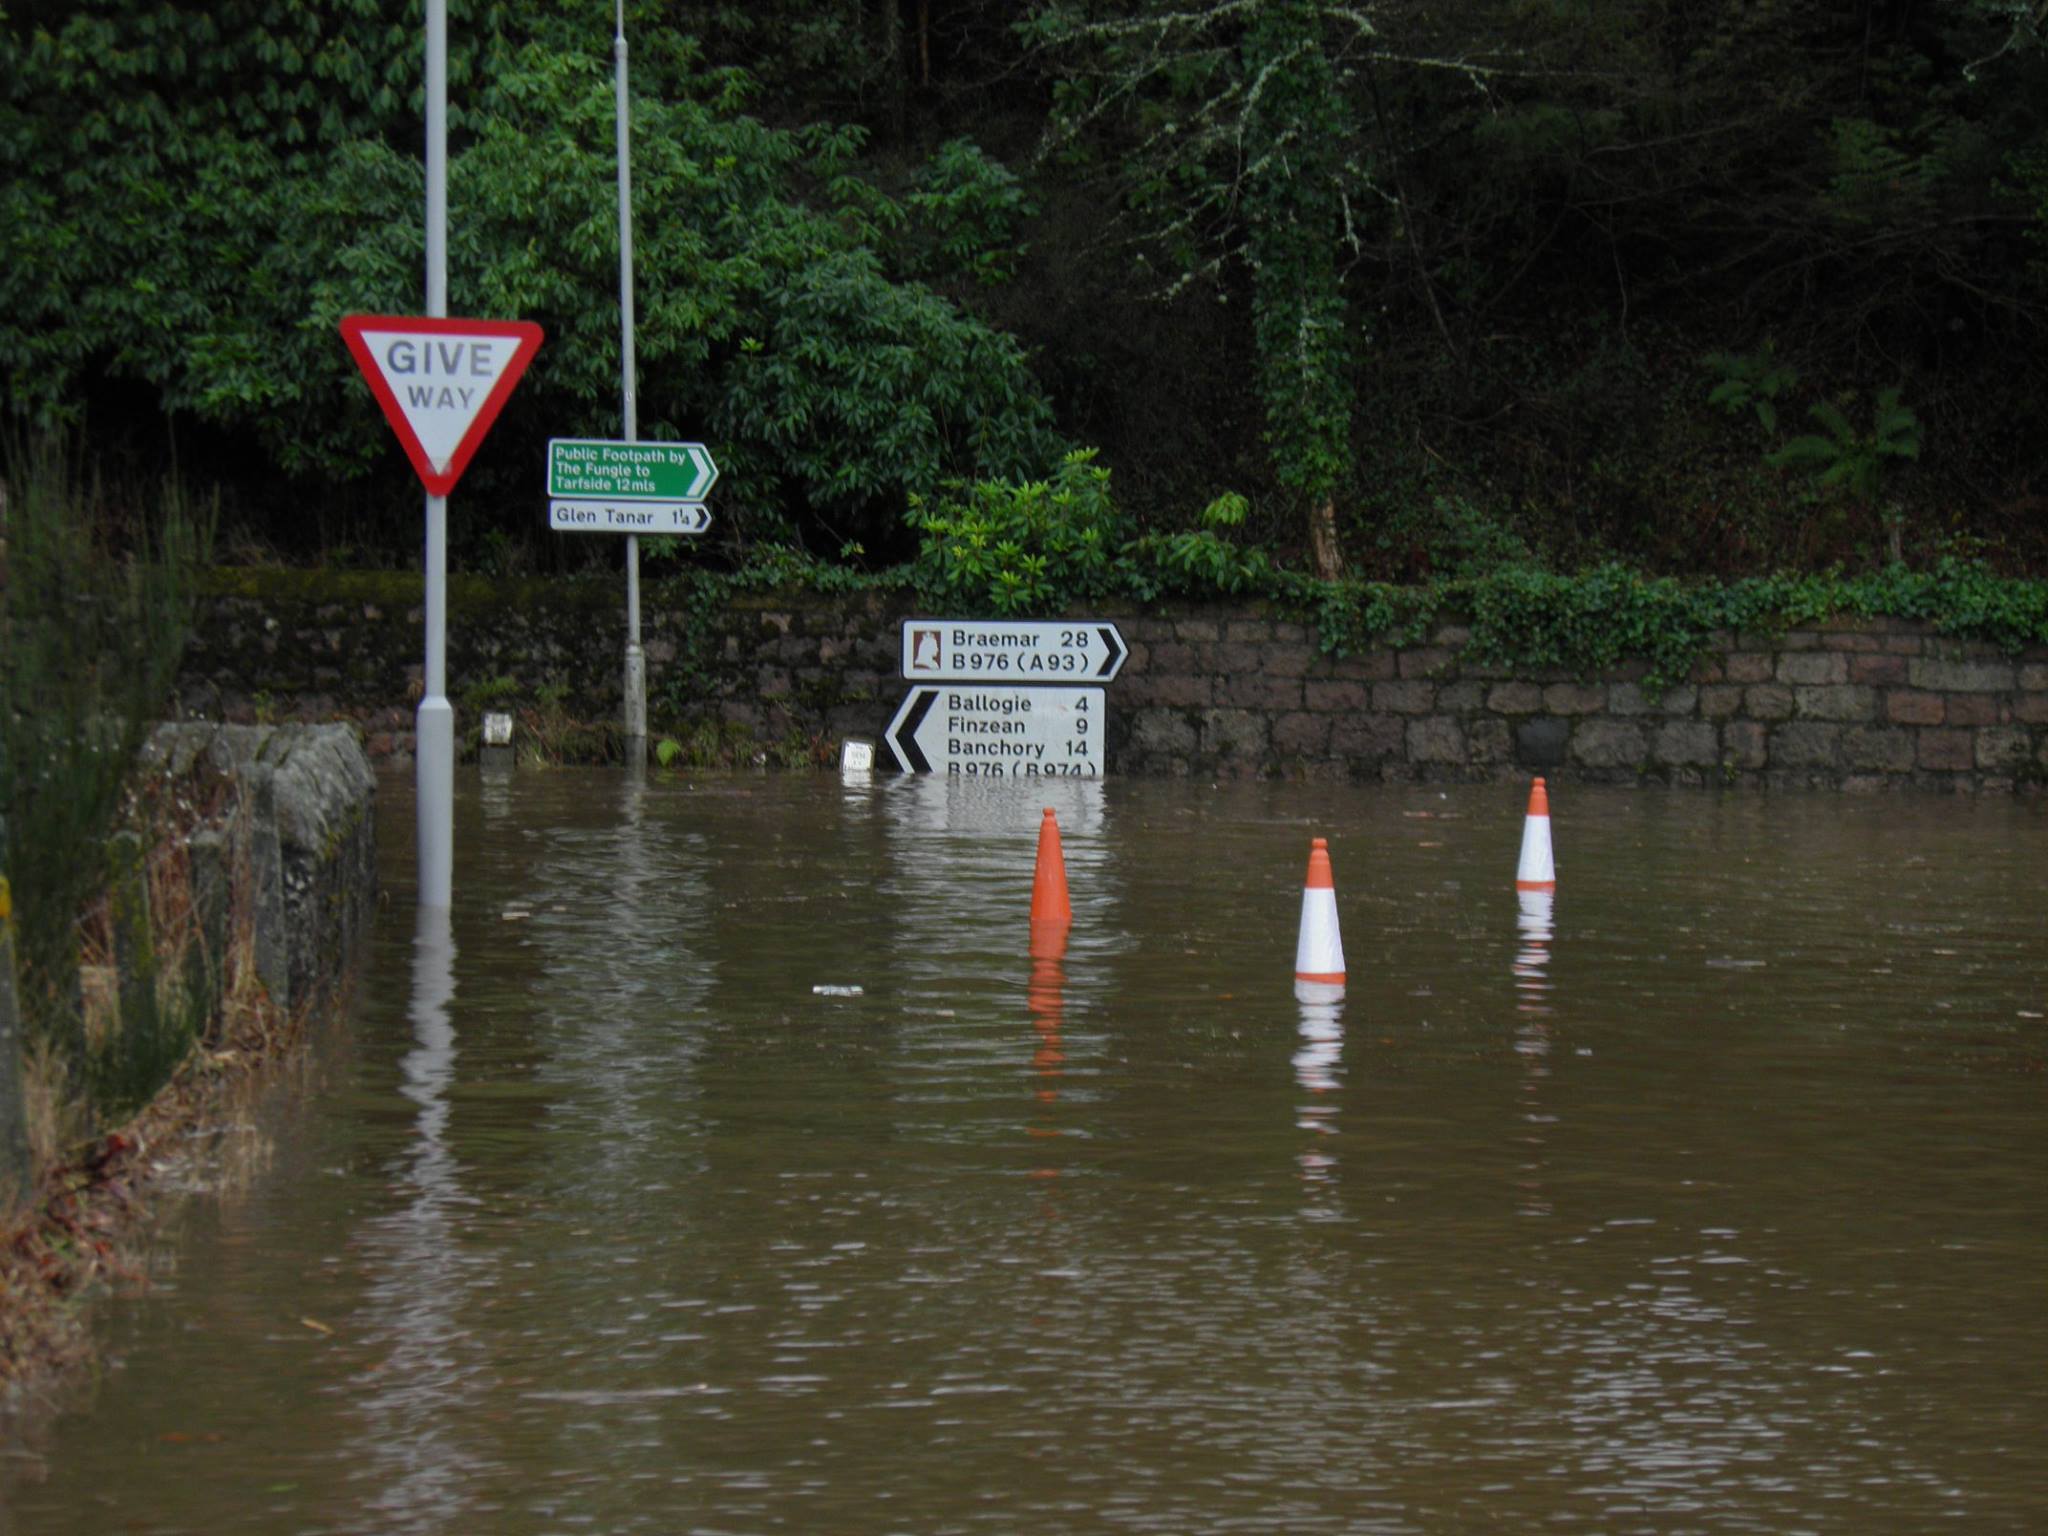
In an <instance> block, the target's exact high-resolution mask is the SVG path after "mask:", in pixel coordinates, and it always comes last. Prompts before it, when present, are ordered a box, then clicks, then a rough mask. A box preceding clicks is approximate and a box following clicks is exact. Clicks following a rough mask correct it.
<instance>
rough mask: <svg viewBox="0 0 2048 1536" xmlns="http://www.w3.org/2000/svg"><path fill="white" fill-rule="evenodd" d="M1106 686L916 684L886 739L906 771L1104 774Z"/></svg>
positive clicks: (1034, 775) (1095, 776)
mask: <svg viewBox="0 0 2048 1536" xmlns="http://www.w3.org/2000/svg"><path fill="white" fill-rule="evenodd" d="M1102 700H1103V693H1102V690H1101V689H1100V688H1014V687H1002V688H976V687H972V686H968V687H952V688H913V689H911V690H910V693H909V695H908V696H907V697H906V698H905V699H904V700H903V704H902V707H901V708H899V709H898V710H897V711H896V718H895V719H893V720H891V721H890V722H889V729H888V732H887V734H886V736H885V738H884V739H885V740H887V741H888V743H889V750H890V751H891V752H893V753H894V754H895V755H896V764H897V766H898V767H900V768H901V769H902V770H903V771H904V772H905V773H945V774H957V775H960V776H962V777H973V778H991V779H1028V778H1080V779H1099V778H1101V777H1102V727H1103V706H1102Z"/></svg>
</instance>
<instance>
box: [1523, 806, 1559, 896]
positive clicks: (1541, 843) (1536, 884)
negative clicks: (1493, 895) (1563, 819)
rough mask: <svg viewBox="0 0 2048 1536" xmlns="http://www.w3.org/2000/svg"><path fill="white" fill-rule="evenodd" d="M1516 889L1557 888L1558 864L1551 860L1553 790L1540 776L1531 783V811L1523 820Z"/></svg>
mask: <svg viewBox="0 0 2048 1536" xmlns="http://www.w3.org/2000/svg"><path fill="white" fill-rule="evenodd" d="M1515 889H1516V890H1518V891H1554V890H1556V889H1557V867H1556V866H1555V865H1554V864H1552V863H1551V861H1550V791H1549V790H1547V789H1545V788H1544V787H1543V781H1542V780H1541V779H1538V780H1537V781H1536V782H1535V783H1534V784H1531V785H1530V786H1529V815H1528V817H1527V819H1526V820H1524V821H1523V823H1522V862H1521V865H1520V866H1519V867H1518V868H1517V869H1516V870H1515Z"/></svg>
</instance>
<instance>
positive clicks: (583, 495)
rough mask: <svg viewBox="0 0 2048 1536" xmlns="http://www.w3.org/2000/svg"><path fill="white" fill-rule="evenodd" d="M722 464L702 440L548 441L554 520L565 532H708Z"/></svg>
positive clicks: (551, 518) (550, 506)
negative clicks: (708, 498) (709, 502)
mask: <svg viewBox="0 0 2048 1536" xmlns="http://www.w3.org/2000/svg"><path fill="white" fill-rule="evenodd" d="M717 478H718V466H717V465H716V464H714V463H713V462H712V461H711V451H710V450H709V449H708V448H706V447H705V446H704V445H703V444H702V443H614V442H604V441H601V440H592V439H588V438H575V437H555V438H550V439H548V526H549V527H550V528H558V529H561V530H563V531H564V532H567V533H702V532H703V531H704V530H705V529H706V528H709V527H710V526H711V513H710V511H709V510H708V509H707V508H706V507H705V505H704V496H705V494H706V493H707V492H708V491H709V490H710V489H711V485H712V482H713V481H715V480H717Z"/></svg>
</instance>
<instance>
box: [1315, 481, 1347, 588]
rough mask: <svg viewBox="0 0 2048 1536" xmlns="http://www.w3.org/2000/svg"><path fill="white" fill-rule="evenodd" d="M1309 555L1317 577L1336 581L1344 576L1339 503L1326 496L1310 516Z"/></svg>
mask: <svg viewBox="0 0 2048 1536" xmlns="http://www.w3.org/2000/svg"><path fill="white" fill-rule="evenodd" d="M1308 547H1309V554H1310V556H1311V557H1312V558H1313V559H1314V560H1315V565H1316V577H1317V579H1318V580H1321V581H1335V580H1336V579H1337V578H1338V577H1340V576H1342V575H1343V574H1344V550H1343V547H1342V546H1341V545H1339V544H1338V542H1337V503H1336V501H1335V499H1334V498H1332V497H1328V496H1325V497H1324V498H1323V499H1322V500H1321V501H1319V502H1317V503H1316V504H1315V506H1314V507H1313V508H1312V509H1311V510H1310V512H1309V514H1308Z"/></svg>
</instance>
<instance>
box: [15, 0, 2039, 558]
mask: <svg viewBox="0 0 2048 1536" xmlns="http://www.w3.org/2000/svg"><path fill="white" fill-rule="evenodd" d="M451 11H452V24H451V36H452V38H453V39H454V54H453V58H452V61H451V98H452V107H453V115H454V161H453V168H452V190H451V198H452V206H453V213H454V220H455V226H454V234H453V242H452V249H451V294H452V300H453V305H454V307H455V308H456V309H457V310H458V312H465V313H497V314H520V315H524V316H527V317H530V318H534V319H538V320H540V321H541V322H542V324H544V325H545V326H546V327H547V328H548V331H549V335H550V341H549V344H548V346H547V347H546V348H545V349H544V350H543V353H542V356H541V359H540V360H539V362H537V364H536V365H535V369H534V371H533V373H531V374H530V375H529V377H528V381H527V383H526V384H524V385H522V387H521V393H520V395H519V396H518V397H517V399H516V400H515V404H514V406H513V408H512V410H511V411H510V412H509V413H508V415H507V417H506V418H505V420H504V421H503V422H502V424H501V425H500V427H499V429H498V430H497V432H496V433H495V434H494V438H493V441H492V444H491V446H490V449H489V450H488V452H487V456H486V458H485V459H484V460H483V461H482V462H480V464H479V466H478V468H477V469H476V470H474V471H473V472H472V478H471V480H470V481H467V482H465V488H464V493H463V495H462V496H461V497H458V498H457V502H456V512H457V539H458V544H457V548H458V557H461V555H462V554H463V552H465V551H467V553H468V555H469V557H470V558H473V559H474V558H483V557H484V556H485V555H487V554H489V553H490V552H491V551H493V550H499V551H502V550H503V549H504V548H505V547H506V546H508V545H520V546H524V545H529V544H534V545H538V544H540V543H541V542H542V540H541V535H540V534H539V533H538V531H537V528H538V523H539V520H540V515H539V511H538V500H539V498H538V497H537V496H536V495H535V494H534V488H535V486H536V485H537V483H538V478H539V472H538V460H537V454H538V444H539V442H540V440H541V439H543V438H545V437H546V436H548V435H556V434H565V433H588V434H592V435H606V434H609V433H611V432H613V431H615V430H616V425H617V418H616V401H617V386H616V376H615V375H616V326H617V319H616V307H615V298H614V273H615V261H616V245H615V233H614V217H615V211H614V209H613V204H612V199H613V181H612V143H611V103H610V95H609V80H610V77H609V63H610V56H609V44H610V30H611V29H610V15H611V12H610V7H609V6H608V5H605V4H601V3H596V4H593V3H577V4H571V3H568V0H540V3H526V4H517V5H515V4H509V3H496V4H493V3H484V0H467V3H465V0H454V3H453V4H452V6H451ZM2044 22H2048V11H2044V9H2043V8H2042V7H2041V6H2040V5H2039V4H2038V3H2037V0H1863V3H1859V4H1857V5H1853V6H1841V5H1829V4H1822V3H1820V0H1767V3H1761V4H1759V3H1737V0H1707V3H1703V4H1685V5H1680V4H1676V3H1673V0H1600V3H1597V4H1595V3H1584V0H1557V3H1554V4H1545V5H1533V6H1532V5H1526V4H1521V3H1506V0H1435V3H1431V4H1428V5H1424V4H1422V3H1420V0H1378V3H1371V4H1360V3H1352V4H1346V3H1341V0H1045V3H1041V4H1036V5H1032V6H1027V7H1017V6H1014V5H1002V4H996V3H994V0H809V3H798V0H758V3H754V4H746V5H740V4H734V3H729V0H701V3H661V0H639V3H636V4H634V5H631V6H629V8H628V30H629V34H630V35H631V37H632V38H633V45H634V53H633V58H634V72H635V73H634V79H635V96H636V103H635V133H636V148H635V167H634V172H635V195H636V237H637V240H638V242H639V247H640V250H639V258H640V261H639V265H640V277H641V281H640V285H639V289H640V318H641V327H640V333H639V350H640V359H641V365H642V391H641V399H642V418H641V419H642V429H643V431H644V432H645V433H647V434H648V435H650V436H675V435H686V436H701V437H704V438H705V439H707V440H709V441H711V442H713V443H714V444H715V445H716V447H717V450H718V452H719V454H720V457H721V461H722V463H723V465H724V467H725V470H726V473H725V477H724V478H723V479H722V481H721V484H720V488H719V493H718V494H719V500H720V510H721V513H722V514H723V515H721V517H720V519H719V522H718V528H719V536H720V537H721V538H739V539H742V540H748V539H757V538H762V537H775V538H783V537H795V538H798V539H801V540H802V541H804V542H806V543H808V544H809V545H810V546H811V547H812V548H813V549H814V550H817V551H819V552H821V553H825V554H828V555H836V554H837V553H838V552H839V551H840V550H841V548H842V546H844V545H846V544H848V543H849V542H858V543H860V544H862V545H865V546H866V548H867V550H868V552H869V553H870V554H871V555H874V556H885V555H890V554H895V553H902V552H903V551H904V550H906V549H907V548H908V540H907V537H906V535H905V533H904V528H905V524H904V522H903V514H904V512H905V511H906V509H907V508H908V507H909V506H910V504H911V503H910V499H911V498H912V497H913V496H916V497H921V498H924V500H925V503H926V504H935V503H933V500H932V499H933V498H934V497H936V496H937V495H938V494H939V493H940V492H941V491H942V490H943V488H944V487H945V486H946V485H947V484H948V483H949V482H951V481H954V480H977V479H978V480H1010V481H1015V482H1018V483H1024V482H1027V481H1035V480H1038V479H1040V478H1043V477H1045V476H1047V475H1050V474H1052V473H1053V471H1054V470H1055V468H1056V467H1057V465H1058V464H1059V462H1060V458H1061V455H1062V453H1063V452H1064V451H1066V449H1067V448H1068V447H1069V446H1070V445H1073V444H1090V445H1095V446H1097V447H1099V449H1100V455H1099V458H1098V460H1097V462H1098V463H1100V464H1101V465H1103V466H1105V467H1108V468H1111V469H1112V470H1113V471H1114V473H1115V476H1116V483H1117V486H1118V489H1119V493H1120V495H1121V496H1122V497H1123V498H1124V500H1125V502H1126V503H1127V504H1128V506H1129V508H1130V510H1131V511H1132V512H1134V513H1135V514H1136V516H1137V517H1138V519H1139V522H1140V523H1141V525H1143V526H1145V527H1147V528H1149V529H1151V530H1152V531H1154V532H1155V533H1157V534H1158V535H1160V536H1162V537H1170V536H1173V535H1174V534H1176V533H1177V532H1180V531H1186V530H1191V529H1193V528H1195V526H1196V524H1197V522H1198V516H1199V513H1200V511H1201V509H1202V508H1204V507H1205V506H1208V505H1210V504H1211V503H1212V502H1213V501H1214V500H1215V498H1216V497H1217V495H1218V494H1219V493H1221V492H1225V491H1231V492H1237V493H1241V494H1242V495H1243V496H1244V497H1246V498H1248V500H1247V502H1246V503H1245V505H1246V506H1247V507H1248V513H1247V515H1246V516H1245V518H1244V520H1243V522H1242V525H1241V527H1237V528H1233V529H1232V530H1231V536H1232V537H1233V538H1237V539H1239V540H1245V539H1250V540H1254V541H1262V542H1265V543H1268V544H1270V545H1271V546H1272V547H1273V548H1274V549H1275V550H1276V552H1277V553H1278V554H1279V555H1280V556H1281V557H1282V558H1283V559H1295V560H1298V561H1299V562H1300V563H1301V564H1302V565H1303V566H1304V567H1306V568H1310V569H1319V570H1322V571H1325V572H1329V571H1334V570H1335V569H1337V568H1338V565H1339V563H1340V560H1341V562H1342V563H1343V564H1345V565H1346V566H1348V567H1349V568H1350V569H1352V570H1354V571H1358V572H1362V573H1365V574H1370V575H1381V576H1400V575H1416V574H1429V573H1431V572H1437V573H1442V572H1446V571H1450V570H1453V569H1457V568H1460V567H1461V566H1463V565H1465V564H1468V563H1471V562H1475V561H1477V562H1481V563H1484V562H1487V561H1498V560H1500V559H1503V558H1530V557H1535V558H1544V559H1549V560H1551V561H1554V562H1560V563H1576V562H1579V561H1583V560H1586V559H1591V558H1605V557H1607V556H1610V555H1620V556H1623V557H1626V558H1630V559H1634V560H1638V561H1641V562H1644V563H1648V564H1651V565H1655V566H1660V567H1663V568H1669V569H1678V570H1690V569H1719V570H1741V569H1754V568H1759V567H1764V566H1769V565H1773V564H1777V563H1782V562H1793V563H1800V562H1803V563H1809V564H1812V563H1824V562H1826V561H1830V560H1848V561H1851V562H1856V561H1859V560H1865V561H1871V562H1875V561H1878V560H1881V559H1883V558H1886V557H1888V556H1890V555H1893V554H1897V555H1902V556H1905V557H1907V558H1910V559H1925V558H1931V557H1932V556H1933V555H1935V554H1936V553H1938V552H1939V551H1940V550H1942V549H1955V548H1957V547H1960V548H1962V549H1963V550H1965V551H1969V550H1973V549H1974V550H1978V551H1982V552H1988V553H1990V554H1992V555H1994V556H1996V557H1999V558H2003V559H2005V560H2007V561H2008V562H2009V563H2012V564H2017V565H2025V566H2028V567H2030V568H2034V569H2041V568H2048V515H2044V514H2048V499H2044V498H2048V446H2044V445H2048V353H2044V350H2043V347H2042V342H2043V339H2044V337H2043V324H2042V322H2043V317H2044V314H2048V50H2044V48H2043V38H2042V29H2043V25H2044ZM419 77H420V49H419V41H418V35H417V17H416V14H415V10H414V8H413V7H412V6H409V5H407V4H404V3H400V0H318V3H313V0H227V3H225V4H215V5H207V6H200V5H198V4H196V3H190V0H86V3H84V4H64V5H58V4H55V3H53V0H32V3H28V4H25V5H24V4H16V5H14V6H12V7H10V8H9V9H8V10H7V11H5V12H0V389H4V392H5V401H6V406H7V408H8V410H9V411H10V412H11V413H13V414H14V415H16V416H17V417H27V418H29V419H32V420H46V419H68V420H76V419H78V418H79V417H80V415H81V414H83V415H84V417H85V418H86V420H87V424H88V429H89V430H90V431H92V432H93V434H94V436H95V437H96V438H99V437H102V436H104V435H107V434H111V433H117V432H118V431H119V430H120V429H124V428H126V427H127V426H128V424H130V423H141V424H142V426H143V427H144V428H146V429H147V430H143V431H141V432H140V434H139V438H138V441H139V442H140V443H141V444H142V445H143V446H145V447H146V446H147V445H148V444H149V443H150V442H153V441H156V440H157V438H158V437H161V436H162V435H163V434H162V433H161V432H160V431H159V430H158V424H160V423H161V422H163V421H165V420H169V421H171V422H173V423H179V424H181V425H180V426H179V428H178V433H177V434H176V436H177V438H178V440H179V441H180V442H182V443H183V444H185V445H186V456H187V459H188V464H187V467H188V469H189V468H192V467H194V466H193V465H192V464H191V463H190V462H189V460H190V459H191V458H192V457H193V454H194V448H193V446H192V445H195V444H196V445H198V446H199V447H200V448H203V449H204V450H205V454H204V457H205V458H206V460H207V462H206V463H204V464H203V465H200V466H197V467H199V468H201V469H202V470H203V471H204V472H207V473H209V474H211V473H214V472H216V471H228V470H233V469H234V468H235V467H236V466H240V467H241V472H242V473H244V474H245V476H246V478H247V480H248V482H249V484H248V485H246V486H244V487H243V489H244V491H245V497H244V500H243V502H242V506H243V508H244V511H243V513H242V516H243V520H244V521H245V522H246V523H250V524H253V525H254V527H255V531H257V532H258V533H259V534H261V535H262V536H263V537H265V538H267V539H269V540H271V541H272V542H275V543H279V544H291V543H292V542H293V541H294V537H295V529H296V528H298V527H299V526H301V525H299V524H295V523H292V522H290V521H288V519H287V514H286V513H285V512H284V511H283V509H282V507H280V508H279V509H278V510H276V511H268V512H267V511H265V510H264V509H263V508H262V507H261V506H260V505H259V503H258V502H257V501H255V500H253V499H251V498H252V497H253V495H254V493H255V489H256V488H257V487H260V486H274V485H275V483H276V482H277V480H278V478H279V477H283V479H284V480H285V481H287V482H289V486H290V490H289V494H288V495H287V496H285V497H283V498H278V499H279V500H280V501H282V502H284V503H288V504H289V506H290V507H292V508H296V509H311V510H312V511H313V513H314V514H315V516H316V518H319V519H323V520H324V521H322V522H320V523H319V524H318V526H320V527H321V528H322V529H323V533H322V535H321V540H316V541H315V542H316V543H319V542H322V541H324V542H325V543H326V544H327V545H328V546H330V547H331V546H332V545H333V544H334V543H335V542H337V541H338V540H339V539H340V538H343V537H357V536H366V537H369V538H371V539H372V540H373V541H374V542H379V543H381V544H383V545H384V546H386V547H387V548H390V549H394V550H395V551H396V554H397V555H399V556H402V555H403V554H404V553H406V552H407V549H408V545H407V542H406V535H405V530H406V529H407V528H408V527H409V526H410V522H409V519H411V518H412V517H413V516H414V515H415V513H414V509H413V508H412V507H411V506H410V503H409V501H408V499H407V498H405V497H404V496H402V495H401V494H399V492H400V489H401V487H402V486H403V484H404V478H403V474H402V468H401V466H400V465H399V464H398V462H397V460H396V455H395V454H394V453H393V452H392V451H391V450H390V448H389V445H388V444H387V443H386V441H385V439H384V436H383V432H382V428H381V426H380V425H379V424H378V422H377V421H376V419H375V415H374V412H373V410H372V408H371V406H370V405H369V402H368V400H367V397H366V395H365V394H364V393H363V391H361V389H360V388H359V387H357V386H355V385H354V384H353V382H352V380H351V378H350V376H349V366H348V363H347V359H346V357H345V355H344V354H343V352H342V349H341V348H340V346H339V344H338V343H337V342H336V341H335V339H334V320H335V318H336V317H337V316H338V315H340V314H342V313H344V312H347V311H349V310H361V309H392V310H399V311H404V310H409V309H416V308H417V307H418V302H419V301H418V293H419V282H420V279H419V270H420V261H421V254H420V242H421V237H420V232H419V230H420V214H419V207H420V195H421V194H420V169H419V164H418V144H419V137H420V127H419V111H420V100H419V96H420V86H419ZM153 434H154V435H153ZM273 494H274V493H273ZM366 508H374V509H377V510H376V511H375V512H373V513H369V512H365V511H363V510H362V509H366ZM385 508H390V509H392V510H390V511H389V512H388V513H387V512H385V511H384V510H383V509H385ZM350 509H355V510H354V511H351V510H350ZM300 515H303V513H301V514H300ZM1202 536H1203V537H1209V538H1213V537H1215V535H1214V534H1213V533H1204V534H1203V535H1202ZM1959 541H1960V544H1959ZM548 547H549V548H551V549H554V548H557V547H556V546H548ZM557 557H558V558H559V554H557Z"/></svg>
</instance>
